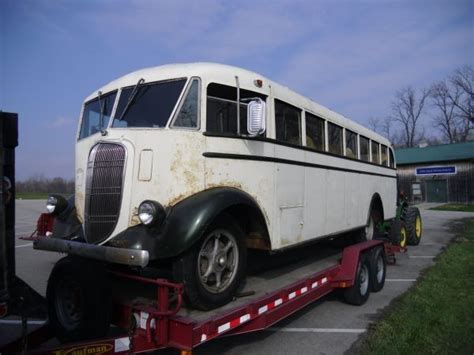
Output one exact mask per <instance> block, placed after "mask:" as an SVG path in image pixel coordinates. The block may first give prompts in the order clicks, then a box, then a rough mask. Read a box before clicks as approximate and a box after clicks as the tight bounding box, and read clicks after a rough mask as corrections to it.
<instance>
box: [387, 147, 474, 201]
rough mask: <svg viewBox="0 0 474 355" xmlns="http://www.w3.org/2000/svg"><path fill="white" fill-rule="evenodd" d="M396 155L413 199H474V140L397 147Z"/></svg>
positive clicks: (400, 177) (401, 183)
mask: <svg viewBox="0 0 474 355" xmlns="http://www.w3.org/2000/svg"><path fill="white" fill-rule="evenodd" d="M395 158H396V162H397V171H398V187H399V189H400V191H403V192H404V193H405V194H406V195H407V196H408V197H409V198H410V200H411V201H412V202H461V203H473V202H474V141H471V142H463V143H455V144H443V145H436V146H427V147H423V148H419V147H416V148H403V149H396V150H395Z"/></svg>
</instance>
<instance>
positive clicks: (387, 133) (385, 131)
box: [368, 117, 400, 145]
mask: <svg viewBox="0 0 474 355" xmlns="http://www.w3.org/2000/svg"><path fill="white" fill-rule="evenodd" d="M393 123H394V122H393V119H392V118H390V117H384V118H376V117H370V118H369V121H368V126H369V128H370V129H371V130H372V131H375V132H377V133H379V134H381V135H382V136H384V137H385V138H387V139H388V140H389V141H390V142H392V144H394V145H395V144H399V143H400V142H399V137H398V134H397V132H396V129H395V127H394V125H393Z"/></svg>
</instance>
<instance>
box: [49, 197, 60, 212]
mask: <svg viewBox="0 0 474 355" xmlns="http://www.w3.org/2000/svg"><path fill="white" fill-rule="evenodd" d="M57 204H58V199H57V198H56V197H54V196H49V197H48V200H47V201H46V211H48V213H49V214H53V213H54V210H55V209H56V205H57Z"/></svg>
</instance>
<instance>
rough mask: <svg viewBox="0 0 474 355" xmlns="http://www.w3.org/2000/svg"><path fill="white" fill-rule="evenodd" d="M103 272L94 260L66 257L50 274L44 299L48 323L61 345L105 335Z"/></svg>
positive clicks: (107, 313) (106, 296) (106, 314)
mask: <svg viewBox="0 0 474 355" xmlns="http://www.w3.org/2000/svg"><path fill="white" fill-rule="evenodd" d="M109 290H110V288H109V287H108V282H107V277H106V272H105V268H104V267H103V265H101V264H100V263H98V262H96V261H94V260H88V259H82V258H78V257H71V256H67V257H65V258H62V259H61V260H59V261H58V262H57V263H56V265H55V266H54V268H53V270H52V271H51V275H50V276H49V280H48V286H47V290H46V298H47V301H48V314H49V323H50V325H51V326H52V328H53V330H54V333H55V335H56V337H57V338H58V339H59V340H60V341H61V342H67V341H79V340H84V339H93V338H99V337H104V336H105V335H107V332H108V330H109V326H110V314H111V298H110V291H109Z"/></svg>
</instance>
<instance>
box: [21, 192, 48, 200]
mask: <svg viewBox="0 0 474 355" xmlns="http://www.w3.org/2000/svg"><path fill="white" fill-rule="evenodd" d="M48 195H49V194H47V193H42V192H17V193H16V199H17V200H20V199H21V200H46V199H47V198H48Z"/></svg>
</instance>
